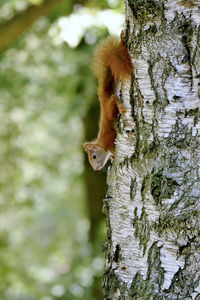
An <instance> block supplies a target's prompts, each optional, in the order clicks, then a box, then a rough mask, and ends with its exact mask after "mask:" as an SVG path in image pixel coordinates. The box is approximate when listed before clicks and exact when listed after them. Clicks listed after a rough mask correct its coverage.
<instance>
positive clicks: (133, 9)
mask: <svg viewBox="0 0 200 300" xmlns="http://www.w3.org/2000/svg"><path fill="white" fill-rule="evenodd" d="M126 35H127V48H128V50H129V52H130V54H131V57H132V61H133V64H134V78H133V79H132V80H127V81H126V82H124V83H123V86H122V92H121V98H122V101H124V103H125V106H126V108H127V112H126V114H125V115H124V116H121V117H120V120H119V122H118V124H117V127H118V134H117V138H116V153H115V159H114V162H113V165H112V167H111V168H110V169H109V170H108V192H107V198H106V199H105V200H104V212H105V214H106V219H107V238H108V242H107V243H106V245H105V253H106V270H105V274H104V283H103V286H104V287H103V288H104V299H106V300H108V299H112V300H115V299H142V300H143V299H144V300H145V299H200V119H199V106H200V1H199V0H198V1H193V2H192V1H181V0H180V1H178V0H177V1H176V0H166V1H164V0H148V1H147V0H140V1H139V0H126Z"/></svg>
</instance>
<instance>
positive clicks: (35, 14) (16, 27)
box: [0, 0, 63, 52]
mask: <svg viewBox="0 0 200 300" xmlns="http://www.w3.org/2000/svg"><path fill="white" fill-rule="evenodd" d="M62 1H63V0H45V1H44V2H43V3H42V4H41V5H40V6H36V5H31V6H29V7H28V8H27V9H26V10H25V11H24V12H23V13H20V14H17V15H15V16H14V17H13V18H12V19H11V20H8V21H7V22H5V23H3V24H2V25H0V41H1V42H0V52H2V51H3V50H5V49H6V48H7V47H8V46H9V45H10V44H11V43H12V42H14V41H15V40H16V39H17V38H18V37H19V36H20V35H21V34H22V33H23V32H24V31H25V30H27V29H28V28H29V27H30V26H31V25H32V24H33V22H34V21H35V20H36V19H37V18H39V17H40V16H43V15H46V14H48V13H49V12H50V11H51V9H52V8H53V7H54V6H56V5H57V4H59V3H60V2H62Z"/></svg>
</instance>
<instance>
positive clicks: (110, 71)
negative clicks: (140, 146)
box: [84, 32, 133, 170]
mask: <svg viewBox="0 0 200 300" xmlns="http://www.w3.org/2000/svg"><path fill="white" fill-rule="evenodd" d="M93 70H94V72H95V75H96V76H97V79H98V96H99V101H100V108H101V114H100V121H99V133H98V136H97V139H96V140H95V141H92V142H86V143H84V148H85V151H86V152H87V153H88V158H89V162H90V164H91V166H92V167H93V169H94V170H100V169H102V168H103V167H104V165H105V164H106V162H107V161H108V159H109V158H110V159H111V160H112V158H113V155H114V149H115V144H114V141H115V137H116V132H115V129H114V121H115V120H116V118H117V115H118V113H119V112H120V114H124V113H125V112H126V109H125V108H124V106H123V104H122V103H121V102H120V99H119V97H118V96H117V95H116V89H117V86H118V85H119V83H120V81H122V80H124V79H125V78H126V77H127V76H131V74H132V71H133V66H132V62H131V58H130V56H129V54H128V51H127V49H126V47H125V45H124V43H123V32H122V33H121V39H119V38H118V37H114V36H110V37H108V38H106V39H105V40H103V41H102V42H101V43H100V44H99V46H98V47H97V48H96V51H95V54H94V59H93Z"/></svg>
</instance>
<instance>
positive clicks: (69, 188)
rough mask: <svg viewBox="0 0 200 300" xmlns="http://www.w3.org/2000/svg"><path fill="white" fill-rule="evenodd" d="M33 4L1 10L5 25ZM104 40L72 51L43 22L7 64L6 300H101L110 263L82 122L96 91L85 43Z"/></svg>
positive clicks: (2, 242) (1, 86)
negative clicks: (91, 212) (97, 294)
mask: <svg viewBox="0 0 200 300" xmlns="http://www.w3.org/2000/svg"><path fill="white" fill-rule="evenodd" d="M28 2H29V1H25V0H10V1H2V4H1V5H2V6H1V8H0V18H1V20H3V19H6V18H10V17H12V14H13V13H14V12H15V11H19V10H20V9H21V8H22V7H25V6H26V5H27V3H28ZM20 7H21V8H20ZM6 11H7V14H6V13H5V12H6ZM56 30H57V31H56ZM105 32H106V29H105V28H104V30H100V29H99V28H94V27H93V28H87V29H86V31H85V32H83V33H82V34H83V35H82V37H81V38H80V41H79V44H78V46H77V47H76V48H75V49H71V48H70V47H69V46H68V45H67V44H66V43H63V42H62V41H61V40H59V43H57V41H58V40H57V39H56V37H58V34H59V28H58V23H55V24H53V25H51V19H48V18H46V17H45V18H40V19H39V20H38V21H37V22H36V23H35V25H34V26H33V28H32V29H31V30H29V31H28V32H27V33H26V34H25V35H24V36H23V37H22V38H21V39H19V40H18V42H17V43H16V44H15V47H14V48H10V49H8V50H7V51H6V52H4V53H3V54H1V56H0V70H1V71H0V72H1V76H0V94H1V101H0V119H1V126H0V163H1V170H0V192H1V193H0V195H1V196H0V206H1V210H0V257H1V261H0V276H1V284H0V295H1V297H0V298H1V299H2V300H18V299H19V300H23V299H26V300H53V299H71V300H73V299H90V300H92V299H94V298H93V296H92V285H93V282H94V281H95V280H96V278H98V276H99V275H101V274H102V270H103V265H104V258H103V254H102V253H100V254H99V253H96V255H93V252H92V247H91V244H90V243H89V240H88V232H89V227H90V221H89V219H88V216H87V209H86V199H85V197H86V193H85V185H84V165H83V153H82V145H81V143H82V141H83V136H84V132H83V126H82V118H83V117H84V116H85V114H86V112H87V110H88V108H89V106H90V104H91V103H92V101H94V99H96V82H95V79H94V78H93V75H92V72H91V69H90V65H91V55H92V54H91V53H92V50H93V46H92V45H88V44H87V43H86V42H85V40H86V38H85V35H86V33H92V34H93V35H94V34H95V35H96V37H97V39H98V37H99V36H101V35H102V34H104V33H105ZM94 176H95V174H94ZM101 243H102V242H99V245H101ZM97 281H100V279H98V280H97ZM95 300H96V299H95Z"/></svg>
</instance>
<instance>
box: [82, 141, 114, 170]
mask: <svg viewBox="0 0 200 300" xmlns="http://www.w3.org/2000/svg"><path fill="white" fill-rule="evenodd" d="M84 148H85V151H86V152H87V154H88V159H89V162H90V164H91V166H92V167H93V169H94V170H95V171H97V170H100V169H102V168H103V167H104V166H105V164H106V162H107V161H108V159H109V158H110V156H111V152H110V151H105V150H104V149H103V148H102V147H101V146H99V145H98V144H96V143H94V142H91V143H85V144H84Z"/></svg>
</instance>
